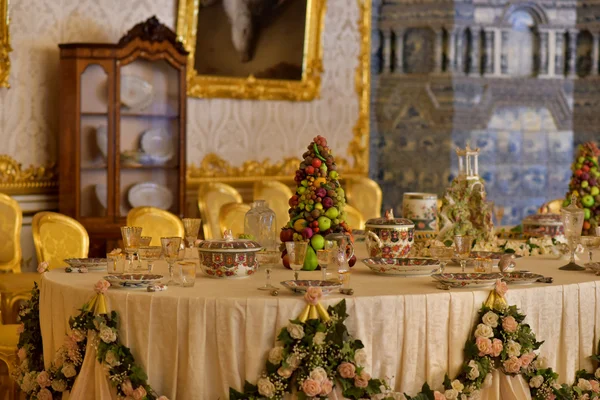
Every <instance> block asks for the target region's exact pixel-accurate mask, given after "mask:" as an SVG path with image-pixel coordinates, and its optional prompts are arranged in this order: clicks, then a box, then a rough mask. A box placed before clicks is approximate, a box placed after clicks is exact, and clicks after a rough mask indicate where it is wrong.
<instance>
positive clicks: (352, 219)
mask: <svg viewBox="0 0 600 400" xmlns="http://www.w3.org/2000/svg"><path fill="white" fill-rule="evenodd" d="M344 212H345V213H346V223H347V224H348V225H349V226H350V228H352V229H365V218H364V217H363V215H362V214H361V212H360V211H358V210H357V209H356V208H354V207H352V206H351V205H349V204H346V205H345V206H344Z"/></svg>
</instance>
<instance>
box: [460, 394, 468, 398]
mask: <svg viewBox="0 0 600 400" xmlns="http://www.w3.org/2000/svg"><path fill="white" fill-rule="evenodd" d="M460 400H468V397H467V395H466V394H464V393H463V394H461V395H460Z"/></svg>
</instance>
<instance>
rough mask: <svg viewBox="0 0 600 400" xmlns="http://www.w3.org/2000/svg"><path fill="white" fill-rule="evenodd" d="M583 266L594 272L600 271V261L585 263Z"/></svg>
mask: <svg viewBox="0 0 600 400" xmlns="http://www.w3.org/2000/svg"><path fill="white" fill-rule="evenodd" d="M584 267H585V268H586V269H589V270H590V271H592V272H595V273H596V274H599V273H600V262H589V263H585V264H584Z"/></svg>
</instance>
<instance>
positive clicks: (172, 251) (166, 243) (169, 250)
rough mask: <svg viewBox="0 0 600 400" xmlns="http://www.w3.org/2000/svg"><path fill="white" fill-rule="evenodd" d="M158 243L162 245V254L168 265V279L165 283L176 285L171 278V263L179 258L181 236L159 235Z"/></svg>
mask: <svg viewBox="0 0 600 400" xmlns="http://www.w3.org/2000/svg"><path fill="white" fill-rule="evenodd" d="M160 244H161V245H162V251H163V255H164V256H165V260H166V261H167V264H168V265H169V281H168V282H167V285H178V283H177V282H176V281H175V280H174V279H173V264H174V263H175V261H177V259H178V258H179V247H180V246H181V238H180V237H177V236H172V237H161V238H160Z"/></svg>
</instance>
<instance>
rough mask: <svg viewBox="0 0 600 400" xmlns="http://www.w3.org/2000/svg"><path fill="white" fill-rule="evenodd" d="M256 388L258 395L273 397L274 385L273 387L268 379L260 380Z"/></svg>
mask: <svg viewBox="0 0 600 400" xmlns="http://www.w3.org/2000/svg"><path fill="white" fill-rule="evenodd" d="M256 386H258V393H260V394H261V395H263V396H265V397H273V395H274V394H275V385H273V383H272V382H271V381H270V380H269V378H260V379H259V380H258V382H257V383H256Z"/></svg>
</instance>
